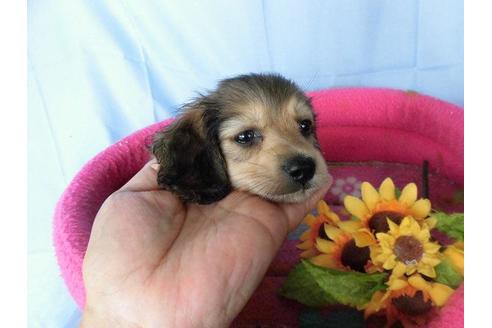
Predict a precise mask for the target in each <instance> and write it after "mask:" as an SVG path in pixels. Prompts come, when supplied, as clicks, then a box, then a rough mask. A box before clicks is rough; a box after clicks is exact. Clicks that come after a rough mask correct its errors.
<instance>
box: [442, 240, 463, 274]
mask: <svg viewBox="0 0 492 328" xmlns="http://www.w3.org/2000/svg"><path fill="white" fill-rule="evenodd" d="M444 255H445V256H446V258H447V259H448V260H449V261H450V262H451V264H452V265H453V266H454V267H455V268H456V270H458V272H459V273H460V274H461V275H464V273H465V255H464V253H463V251H461V250H460V249H458V248H457V247H454V246H449V247H447V248H446V250H445V251H444Z"/></svg>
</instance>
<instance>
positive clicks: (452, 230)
mask: <svg viewBox="0 0 492 328" xmlns="http://www.w3.org/2000/svg"><path fill="white" fill-rule="evenodd" d="M432 217H433V218H435V219H436V220H437V224H436V229H437V230H440V231H442V232H444V233H446V234H447V235H448V236H449V237H451V238H453V239H456V240H458V241H464V240H465V223H464V222H465V221H464V219H465V215H464V214H463V213H453V214H446V213H443V212H436V213H434V214H432Z"/></svg>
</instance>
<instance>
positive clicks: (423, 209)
mask: <svg viewBox="0 0 492 328" xmlns="http://www.w3.org/2000/svg"><path fill="white" fill-rule="evenodd" d="M430 210H431V202H430V200H428V199H425V198H422V199H419V200H418V201H416V202H415V204H413V206H412V208H411V209H410V211H411V212H412V215H413V216H414V217H416V218H426V217H427V216H428V215H429V213H430Z"/></svg>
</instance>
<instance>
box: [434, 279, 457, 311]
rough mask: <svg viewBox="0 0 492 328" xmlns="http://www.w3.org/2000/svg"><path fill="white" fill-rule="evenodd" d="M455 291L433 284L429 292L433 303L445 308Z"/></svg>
mask: <svg viewBox="0 0 492 328" xmlns="http://www.w3.org/2000/svg"><path fill="white" fill-rule="evenodd" d="M453 292H454V290H453V289H452V288H451V287H449V286H446V285H443V284H440V283H434V284H432V289H431V290H429V296H430V298H431V300H432V302H433V303H434V304H435V305H437V306H443V305H444V304H446V302H447V301H448V299H449V297H450V296H451V295H452V294H453Z"/></svg>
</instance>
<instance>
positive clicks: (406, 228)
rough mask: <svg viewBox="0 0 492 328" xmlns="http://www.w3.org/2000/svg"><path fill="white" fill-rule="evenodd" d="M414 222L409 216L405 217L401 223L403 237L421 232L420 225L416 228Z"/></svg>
mask: <svg viewBox="0 0 492 328" xmlns="http://www.w3.org/2000/svg"><path fill="white" fill-rule="evenodd" d="M388 221H389V220H388ZM412 221H413V219H411V218H410V217H409V216H407V217H405V218H404V219H403V220H402V221H401V223H400V234H401V235H403V236H409V235H414V234H415V233H416V232H418V231H419V229H420V228H419V226H418V224H417V227H415V226H414V225H413V224H412ZM416 229H417V230H416ZM415 230H416V231H415Z"/></svg>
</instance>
